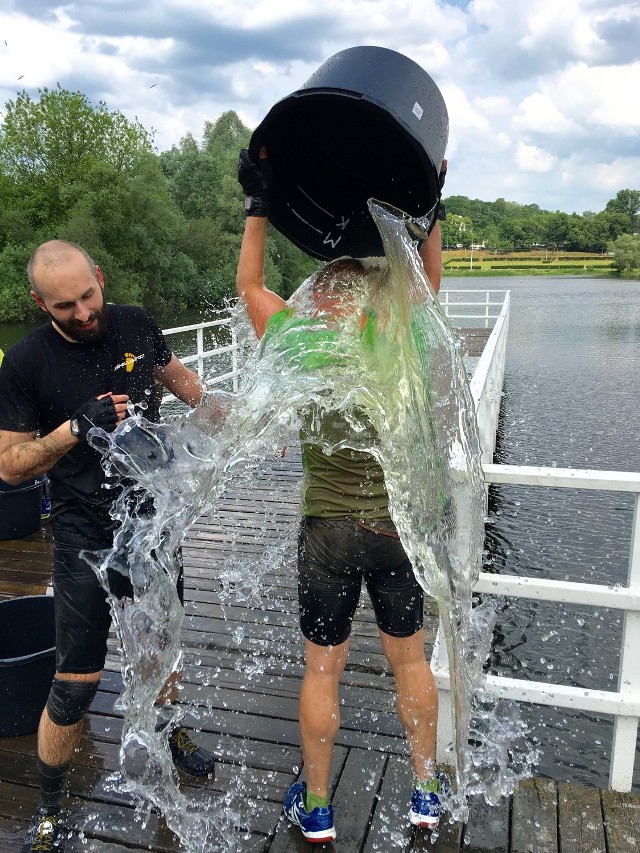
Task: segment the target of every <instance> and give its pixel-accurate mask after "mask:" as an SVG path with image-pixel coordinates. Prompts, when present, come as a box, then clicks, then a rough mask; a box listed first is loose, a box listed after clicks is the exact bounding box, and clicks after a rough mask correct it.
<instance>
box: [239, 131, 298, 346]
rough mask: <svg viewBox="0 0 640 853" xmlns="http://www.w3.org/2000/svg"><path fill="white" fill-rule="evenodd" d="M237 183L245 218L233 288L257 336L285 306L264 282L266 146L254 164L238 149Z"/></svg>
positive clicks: (267, 187) (267, 210)
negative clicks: (240, 188)
mask: <svg viewBox="0 0 640 853" xmlns="http://www.w3.org/2000/svg"><path fill="white" fill-rule="evenodd" d="M238 182H239V184H240V186H241V187H242V191H243V192H244V212H245V215H246V221H245V226H244V234H243V237H242V245H241V247H240V257H239V258H238V270H237V273H236V287H237V289H238V296H239V297H240V298H241V299H242V301H243V302H244V305H245V308H246V310H247V314H248V315H249V319H250V320H251V324H252V326H253V328H254V330H255V333H256V335H257V336H258V338H261V337H262V336H263V335H264V330H265V327H266V325H267V321H268V320H269V317H271V315H272V314H276V313H277V312H278V311H282V309H283V308H286V306H287V303H286V302H285V300H284V299H283V298H282V297H281V296H278V294H277V293H274V292H273V291H272V290H269V289H268V288H266V287H265V284H264V260H265V254H266V247H267V217H268V215H269V162H268V159H267V151H266V148H262V149H261V151H260V159H259V161H258V162H257V163H256V161H255V160H254V159H253V157H252V156H251V155H250V154H249V151H248V150H247V149H246V148H243V149H242V150H241V151H240V156H239V158H238Z"/></svg>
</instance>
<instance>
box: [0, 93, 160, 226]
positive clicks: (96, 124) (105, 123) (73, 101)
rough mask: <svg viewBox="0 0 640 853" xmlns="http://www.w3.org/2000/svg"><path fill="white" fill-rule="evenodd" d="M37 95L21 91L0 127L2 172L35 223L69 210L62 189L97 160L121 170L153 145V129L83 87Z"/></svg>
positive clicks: (6, 109) (10, 103)
mask: <svg viewBox="0 0 640 853" xmlns="http://www.w3.org/2000/svg"><path fill="white" fill-rule="evenodd" d="M38 94H39V98H38V99H37V100H34V99H32V98H31V96H30V95H29V94H28V93H27V92H26V91H23V92H20V93H19V94H18V95H17V97H16V99H15V100H14V101H8V102H7V104H6V105H5V116H4V121H3V123H2V126H1V128H0V173H2V175H3V176H5V177H7V178H10V179H12V180H13V181H14V182H15V184H16V185H17V186H18V187H19V188H20V194H21V199H22V207H23V209H24V210H25V211H26V213H27V215H28V216H29V218H30V221H31V222H32V224H33V226H34V227H36V228H37V227H39V226H41V225H44V224H47V225H49V226H50V225H51V223H52V221H53V222H55V221H57V220H59V218H60V216H61V215H63V214H64V207H63V204H62V203H61V199H60V192H61V190H62V189H63V188H64V186H65V185H67V184H69V183H73V182H76V181H79V180H82V177H83V175H84V174H85V173H86V172H87V171H88V170H90V169H91V168H92V167H93V166H95V165H96V164H98V163H108V164H109V165H110V166H112V167H113V168H114V170H115V171H116V172H117V173H119V174H124V173H126V172H127V171H129V170H130V169H132V168H133V167H134V164H135V162H136V160H137V157H138V156H139V154H141V153H142V152H150V151H152V142H153V135H152V134H151V133H149V132H147V131H146V130H145V129H144V127H143V126H142V125H141V124H140V123H139V122H138V121H135V122H130V121H129V120H128V119H127V118H126V117H125V116H124V115H123V114H122V113H120V112H118V111H110V110H109V109H108V108H107V106H106V104H105V103H104V102H102V101H100V102H99V103H98V104H97V105H96V106H94V105H93V104H91V103H90V101H89V100H88V99H87V97H86V95H84V94H82V93H81V92H70V91H67V90H66V89H62V88H61V87H60V85H58V86H57V87H56V88H55V89H53V90H50V89H47V88H44V89H39V90H38Z"/></svg>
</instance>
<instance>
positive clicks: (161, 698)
mask: <svg viewBox="0 0 640 853" xmlns="http://www.w3.org/2000/svg"><path fill="white" fill-rule="evenodd" d="M181 678H182V673H180V672H172V673H171V675H170V676H169V678H167V680H166V681H165V683H164V687H163V688H162V690H161V691H160V693H159V695H158V698H157V699H156V705H166V704H167V703H169V704H172V703H174V702H177V701H178V696H179V695H180V688H179V686H178V685H179V684H180V681H181Z"/></svg>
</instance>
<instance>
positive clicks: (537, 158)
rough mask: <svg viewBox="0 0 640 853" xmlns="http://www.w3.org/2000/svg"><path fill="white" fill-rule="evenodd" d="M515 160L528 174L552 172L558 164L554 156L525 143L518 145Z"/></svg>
mask: <svg viewBox="0 0 640 853" xmlns="http://www.w3.org/2000/svg"><path fill="white" fill-rule="evenodd" d="M515 159H516V163H517V165H518V166H519V168H521V169H524V171H526V172H550V171H551V169H553V167H554V166H555V164H556V162H557V158H556V157H554V155H553V154H550V153H549V152H548V151H544V150H543V149H542V148H537V147H536V146H535V145H526V144H525V143H524V142H520V143H518V146H517V148H516V154H515Z"/></svg>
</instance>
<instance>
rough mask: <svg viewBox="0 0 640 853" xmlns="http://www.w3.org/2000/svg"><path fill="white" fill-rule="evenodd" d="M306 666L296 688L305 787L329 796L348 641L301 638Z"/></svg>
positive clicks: (314, 792) (311, 791)
mask: <svg viewBox="0 0 640 853" xmlns="http://www.w3.org/2000/svg"><path fill="white" fill-rule="evenodd" d="M305 651H306V669H305V674H304V681H303V682H302V688H301V690H300V739H301V742H302V758H303V761H304V767H305V773H306V777H307V788H308V790H309V792H310V793H312V794H315V795H316V796H318V797H328V796H329V778H330V775H331V759H332V757H333V744H334V741H335V739H336V736H337V734H338V731H339V729H340V703H339V699H338V689H339V686H340V677H341V676H342V673H343V671H344V668H345V664H346V662H347V657H348V656H349V641H348V640H346V641H345V642H344V643H341V644H340V645H339V646H318V645H316V644H315V643H312V642H310V641H309V640H305Z"/></svg>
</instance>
